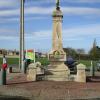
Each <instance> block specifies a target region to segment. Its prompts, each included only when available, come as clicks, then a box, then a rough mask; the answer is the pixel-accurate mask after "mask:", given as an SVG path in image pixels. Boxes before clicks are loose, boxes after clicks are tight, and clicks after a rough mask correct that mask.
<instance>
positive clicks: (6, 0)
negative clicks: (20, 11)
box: [0, 0, 18, 7]
mask: <svg viewBox="0 0 100 100" xmlns="http://www.w3.org/2000/svg"><path fill="white" fill-rule="evenodd" d="M16 4H18V0H0V7H14V6H15V5H16Z"/></svg>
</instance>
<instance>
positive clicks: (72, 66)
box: [65, 57, 77, 70]
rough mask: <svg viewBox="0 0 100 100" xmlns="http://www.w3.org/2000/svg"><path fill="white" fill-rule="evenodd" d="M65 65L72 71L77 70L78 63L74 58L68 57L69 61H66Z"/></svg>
mask: <svg viewBox="0 0 100 100" xmlns="http://www.w3.org/2000/svg"><path fill="white" fill-rule="evenodd" d="M65 65H67V66H68V68H69V69H70V70H76V65H77V61H75V60H74V59H73V58H72V57H68V58H67V61H65Z"/></svg>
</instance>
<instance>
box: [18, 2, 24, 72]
mask: <svg viewBox="0 0 100 100" xmlns="http://www.w3.org/2000/svg"><path fill="white" fill-rule="evenodd" d="M24 2H25V0H20V57H19V58H20V59H19V68H20V69H21V72H22V73H24V72H25V66H24Z"/></svg>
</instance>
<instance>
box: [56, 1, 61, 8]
mask: <svg viewBox="0 0 100 100" xmlns="http://www.w3.org/2000/svg"><path fill="white" fill-rule="evenodd" d="M59 3H60V0H56V9H57V10H58V9H59V8H60V7H59Z"/></svg>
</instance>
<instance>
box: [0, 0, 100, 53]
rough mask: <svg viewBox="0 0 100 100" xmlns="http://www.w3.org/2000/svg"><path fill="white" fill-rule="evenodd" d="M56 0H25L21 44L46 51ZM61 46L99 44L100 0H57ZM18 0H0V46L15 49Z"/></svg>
mask: <svg viewBox="0 0 100 100" xmlns="http://www.w3.org/2000/svg"><path fill="white" fill-rule="evenodd" d="M55 1H56V0H26V2H25V48H26V49H32V48H35V49H36V50H42V51H50V50H51V48H52V16H51V15H52V12H53V10H54V9H55ZM60 5H61V10H62V12H63V15H64V18H63V47H72V48H75V49H78V48H83V49H85V50H86V51H88V50H89V49H90V48H91V47H92V44H93V40H94V39H95V38H96V41H97V45H98V46H100V0H61V3H60ZM19 14H20V0H0V48H4V49H17V50H18V49H19V27H20V26H19Z"/></svg>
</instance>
